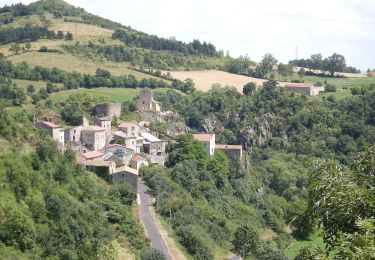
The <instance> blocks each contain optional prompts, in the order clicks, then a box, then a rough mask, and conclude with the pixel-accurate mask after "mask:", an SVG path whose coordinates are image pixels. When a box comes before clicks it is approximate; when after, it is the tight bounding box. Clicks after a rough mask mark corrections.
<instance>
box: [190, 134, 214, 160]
mask: <svg viewBox="0 0 375 260" xmlns="http://www.w3.org/2000/svg"><path fill="white" fill-rule="evenodd" d="M193 137H194V139H195V140H197V141H200V142H202V143H203V144H204V146H205V147H206V151H207V153H208V155H209V156H212V155H214V153H215V134H193Z"/></svg>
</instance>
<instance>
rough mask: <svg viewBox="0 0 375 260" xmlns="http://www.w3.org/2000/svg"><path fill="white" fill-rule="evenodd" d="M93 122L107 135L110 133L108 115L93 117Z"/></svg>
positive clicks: (110, 123)
mask: <svg viewBox="0 0 375 260" xmlns="http://www.w3.org/2000/svg"><path fill="white" fill-rule="evenodd" d="M94 123H95V124H96V125H98V126H100V127H101V128H104V129H105V132H106V134H107V135H110V134H111V131H112V121H111V119H110V118H109V117H100V118H94Z"/></svg>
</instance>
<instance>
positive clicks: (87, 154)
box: [82, 151, 104, 160]
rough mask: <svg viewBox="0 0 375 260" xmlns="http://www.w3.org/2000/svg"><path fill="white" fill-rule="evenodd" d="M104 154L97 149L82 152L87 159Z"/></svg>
mask: <svg viewBox="0 0 375 260" xmlns="http://www.w3.org/2000/svg"><path fill="white" fill-rule="evenodd" d="M103 155H104V154H103V153H101V152H98V151H91V152H87V153H84V154H82V156H83V157H84V158H85V159H86V160H88V159H94V158H98V157H101V156H103Z"/></svg>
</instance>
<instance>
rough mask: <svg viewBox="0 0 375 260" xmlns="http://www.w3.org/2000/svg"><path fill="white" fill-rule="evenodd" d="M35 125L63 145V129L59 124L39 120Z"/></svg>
mask: <svg viewBox="0 0 375 260" xmlns="http://www.w3.org/2000/svg"><path fill="white" fill-rule="evenodd" d="M36 127H37V128H40V129H44V130H46V131H47V132H48V134H49V135H50V136H51V137H52V139H53V140H55V141H56V142H58V143H59V144H61V145H64V141H65V134H64V129H62V128H61V127H60V126H58V125H56V124H54V123H52V122H48V121H39V122H37V123H36Z"/></svg>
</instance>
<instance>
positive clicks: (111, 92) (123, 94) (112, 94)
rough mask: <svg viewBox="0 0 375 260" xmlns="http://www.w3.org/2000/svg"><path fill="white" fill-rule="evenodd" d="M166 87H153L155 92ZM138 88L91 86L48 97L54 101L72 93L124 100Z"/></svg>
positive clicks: (161, 91) (135, 93)
mask: <svg viewBox="0 0 375 260" xmlns="http://www.w3.org/2000/svg"><path fill="white" fill-rule="evenodd" d="M168 90H169V89H168V88H158V89H153V91H154V92H155V93H165V92H167V91H168ZM139 92H140V89H139V88H138V89H132V88H93V89H84V88H80V89H74V90H65V91H60V92H57V93H54V94H52V95H51V96H50V97H49V98H50V99H51V100H52V101H54V102H62V101H64V100H66V99H67V98H68V97H69V96H70V95H73V94H83V93H85V94H89V95H93V96H94V97H108V98H110V99H111V100H112V101H116V102H124V101H131V100H133V99H134V98H135V97H137V96H138V95H139Z"/></svg>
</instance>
